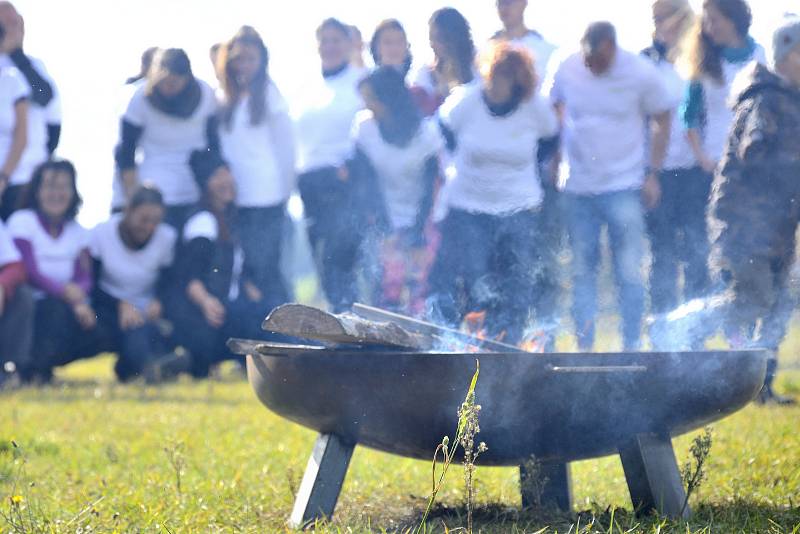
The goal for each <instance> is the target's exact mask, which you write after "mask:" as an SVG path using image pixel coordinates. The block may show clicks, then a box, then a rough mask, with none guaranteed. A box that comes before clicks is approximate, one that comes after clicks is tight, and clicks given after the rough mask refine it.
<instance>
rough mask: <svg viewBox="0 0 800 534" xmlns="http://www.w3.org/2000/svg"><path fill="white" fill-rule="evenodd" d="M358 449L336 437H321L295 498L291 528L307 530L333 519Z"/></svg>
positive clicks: (290, 520)
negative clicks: (321, 520)
mask: <svg viewBox="0 0 800 534" xmlns="http://www.w3.org/2000/svg"><path fill="white" fill-rule="evenodd" d="M354 448H355V445H350V444H348V443H345V442H343V441H342V440H341V438H339V437H338V436H336V435H334V434H320V436H319V437H318V438H317V441H316V442H315V443H314V449H313V450H312V451H311V457H310V458H309V459H308V465H307V466H306V471H305V473H304V474H303V481H302V482H301V483H300V489H299V490H298V492H297V496H296V497H295V501H294V508H293V509H292V515H291V517H290V519H289V526H290V527H291V528H305V527H308V526H311V525H312V524H313V523H314V522H315V521H316V520H318V519H325V518H327V519H330V518H331V517H332V516H333V511H334V510H335V509H336V501H337V500H339V493H340V492H341V491H342V484H344V477H345V475H346V474H347V467H348V466H349V465H350V458H351V457H352V456H353V449H354Z"/></svg>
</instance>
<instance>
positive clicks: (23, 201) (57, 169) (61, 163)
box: [17, 159, 83, 221]
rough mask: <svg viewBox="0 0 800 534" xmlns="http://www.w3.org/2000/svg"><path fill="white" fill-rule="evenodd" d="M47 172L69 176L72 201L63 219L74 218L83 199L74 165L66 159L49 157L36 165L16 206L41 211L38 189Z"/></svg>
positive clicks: (69, 219)
mask: <svg viewBox="0 0 800 534" xmlns="http://www.w3.org/2000/svg"><path fill="white" fill-rule="evenodd" d="M48 172H53V173H65V174H66V175H67V176H69V180H70V185H71V186H72V201H71V202H70V204H69V206H68V207H67V211H66V212H65V213H64V220H65V221H71V220H73V219H75V217H76V216H77V215H78V210H80V209H81V204H83V199H82V198H81V195H80V194H79V193H78V174H77V172H76V171H75V166H74V165H73V164H72V162H70V161H68V160H66V159H51V160H48V161H45V162H44V163H42V164H41V165H39V166H38V167H36V170H34V171H33V175H32V177H31V181H30V182H28V185H26V186H25V188H24V189H23V190H22V193H21V194H20V198H19V201H18V204H17V207H18V208H19V209H29V210H34V211H36V212H40V211H41V206H40V205H39V189H41V188H42V182H43V181H44V176H45V174H46V173H48Z"/></svg>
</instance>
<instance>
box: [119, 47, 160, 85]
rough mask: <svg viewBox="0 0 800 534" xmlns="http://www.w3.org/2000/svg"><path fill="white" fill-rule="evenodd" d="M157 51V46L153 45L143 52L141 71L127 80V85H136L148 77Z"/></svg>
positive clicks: (140, 63) (140, 64)
mask: <svg viewBox="0 0 800 534" xmlns="http://www.w3.org/2000/svg"><path fill="white" fill-rule="evenodd" d="M156 52H158V47H157V46H151V47H150V48H147V49H146V50H145V51H144V52H142V57H141V60H140V62H139V72H137V73H136V74H135V75H134V76H131V77H130V78H128V79H127V80H125V85H136V84H138V83H140V82H144V81H145V80H146V79H147V73H148V72H150V67H151V66H152V65H153V58H154V57H155V55H156Z"/></svg>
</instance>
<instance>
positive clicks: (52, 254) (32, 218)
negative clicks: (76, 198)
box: [8, 209, 89, 297]
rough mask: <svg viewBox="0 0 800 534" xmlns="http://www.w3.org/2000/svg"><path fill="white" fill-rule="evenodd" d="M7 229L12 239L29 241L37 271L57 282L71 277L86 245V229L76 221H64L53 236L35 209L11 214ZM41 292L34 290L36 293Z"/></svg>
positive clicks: (87, 245)
mask: <svg viewBox="0 0 800 534" xmlns="http://www.w3.org/2000/svg"><path fill="white" fill-rule="evenodd" d="M8 231H9V233H10V234H11V236H12V237H13V238H14V239H24V240H26V241H28V242H30V244H31V248H32V249H33V257H34V259H35V260H36V265H37V266H38V267H39V272H41V274H43V275H44V276H46V277H48V278H50V279H52V280H54V281H56V282H58V283H60V284H66V283H68V282H69V281H70V280H72V277H73V275H74V274H75V262H76V261H77V260H78V258H79V257H80V255H81V253H82V252H83V251H84V250H86V249H88V248H89V232H88V231H87V230H86V229H85V228H84V227H83V226H81V225H80V224H78V223H77V221H74V220H73V221H69V222H67V223H66V224H65V225H64V228H63V230H62V231H61V234H60V235H59V236H58V237H53V236H51V235H50V234H49V233H47V230H45V228H44V226H42V223H41V221H40V220H39V216H38V215H37V214H36V212H35V211H33V210H29V209H26V210H20V211H16V212H14V213H13V214H12V215H11V218H10V219H9V220H8ZM42 295H43V293H41V292H39V291H37V292H36V296H37V297H40V296H42Z"/></svg>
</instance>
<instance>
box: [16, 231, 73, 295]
mask: <svg viewBox="0 0 800 534" xmlns="http://www.w3.org/2000/svg"><path fill="white" fill-rule="evenodd" d="M14 244H15V245H17V248H18V249H19V253H20V255H21V256H22V263H24V264H25V271H26V273H27V275H28V282H30V284H31V285H32V286H33V287H36V288H38V289H41V290H42V291H44V292H45V293H47V294H48V295H50V296H53V297H56V298H59V299H63V298H64V284H60V283H59V282H56V281H55V280H53V279H51V278H49V277H47V276H45V275H44V274H43V273H42V272H41V271H40V270H39V265H38V264H37V262H36V256H35V255H34V253H33V246H32V245H31V242H30V241H28V240H27V239H20V238H15V239H14Z"/></svg>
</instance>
